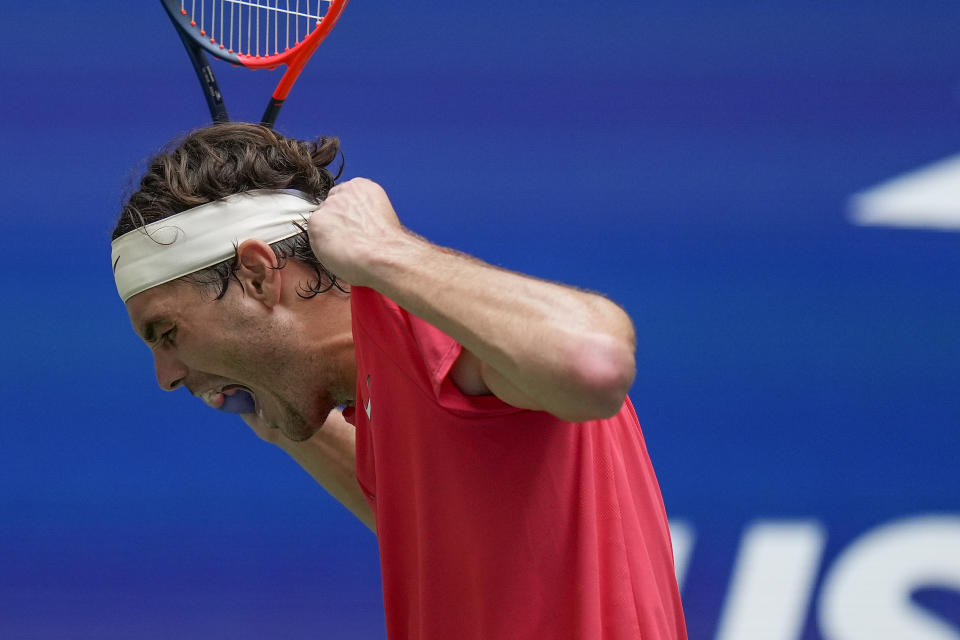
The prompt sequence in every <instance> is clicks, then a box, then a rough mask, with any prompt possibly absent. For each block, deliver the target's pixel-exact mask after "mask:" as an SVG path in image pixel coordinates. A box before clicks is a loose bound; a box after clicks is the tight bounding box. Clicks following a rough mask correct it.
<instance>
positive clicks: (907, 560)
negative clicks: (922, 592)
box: [819, 515, 960, 640]
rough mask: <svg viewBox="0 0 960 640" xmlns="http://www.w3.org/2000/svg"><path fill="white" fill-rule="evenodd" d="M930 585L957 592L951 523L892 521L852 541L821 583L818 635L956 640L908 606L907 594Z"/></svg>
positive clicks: (958, 533)
mask: <svg viewBox="0 0 960 640" xmlns="http://www.w3.org/2000/svg"><path fill="white" fill-rule="evenodd" d="M929 586H938V587H944V588H947V589H956V590H957V591H960V517H958V516H953V515H929V516H923V517H915V518H910V519H904V520H899V521H895V522H892V523H890V524H887V525H884V526H881V527H878V528H877V529H874V530H873V531H870V532H868V533H867V534H866V535H864V536H863V537H861V538H860V539H859V540H857V541H855V542H854V544H852V545H851V546H850V547H849V548H848V549H847V550H846V551H845V552H844V553H843V554H842V555H841V556H840V557H839V558H837V560H836V562H835V563H834V564H833V566H832V567H831V569H830V572H829V573H828V574H827V576H826V578H825V579H824V582H823V588H822V590H821V592H820V600H819V604H820V606H819V609H820V629H821V632H822V633H823V636H824V638H826V639H827V640H905V639H907V638H909V640H960V631H958V630H957V629H956V628H954V627H953V626H952V625H950V624H948V623H946V622H944V621H943V620H941V619H939V618H937V617H936V616H934V615H932V614H930V613H928V612H927V611H925V610H924V609H922V608H920V607H917V606H914V605H913V604H912V603H911V601H910V594H911V592H913V591H914V590H916V589H918V588H920V587H929Z"/></svg>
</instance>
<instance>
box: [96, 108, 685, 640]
mask: <svg viewBox="0 0 960 640" xmlns="http://www.w3.org/2000/svg"><path fill="white" fill-rule="evenodd" d="M337 154H338V143H337V141H336V140H334V139H327V138H321V139H320V140H318V141H316V142H305V141H299V140H294V139H289V138H285V137H283V136H281V135H279V134H277V133H275V132H272V131H270V130H268V129H265V128H262V127H259V126H255V125H247V124H220V125H216V126H214V127H211V128H207V129H202V130H199V131H195V132H193V133H191V134H190V135H188V136H187V137H186V138H185V139H184V140H182V141H181V142H180V143H179V144H178V145H177V146H175V148H172V149H171V150H169V151H165V152H162V153H160V154H159V155H157V156H155V157H154V158H153V159H152V160H151V162H150V165H149V169H148V170H147V172H146V174H145V175H144V177H143V179H142V181H141V182H140V186H139V189H138V190H137V191H136V192H135V193H134V194H133V195H132V196H131V197H130V199H129V201H128V202H127V204H126V205H125V206H124V208H123V211H122V213H121V216H120V220H119V223H118V224H117V227H116V230H115V231H114V234H113V238H114V239H113V244H112V249H113V251H112V262H113V271H114V275H115V279H116V284H117V289H118V291H119V293H120V296H121V298H122V299H123V300H124V302H125V303H126V307H127V311H128V313H129V315H130V319H131V321H132V323H133V327H134V329H135V330H136V331H137V333H138V334H139V335H140V337H141V338H142V339H143V340H144V341H145V342H146V343H147V344H148V345H149V346H150V348H151V349H152V351H153V357H154V361H155V366H156V375H157V380H158V382H159V384H160V386H161V387H162V388H164V389H167V390H173V389H177V388H178V387H186V388H187V389H188V390H189V391H190V392H191V393H193V394H194V395H195V396H197V397H198V398H200V399H202V400H203V401H204V402H206V403H207V404H208V405H209V406H211V407H213V408H214V409H219V410H223V411H230V412H233V413H238V414H240V415H241V416H242V417H243V420H244V421H246V423H247V424H248V425H249V426H250V427H251V428H252V429H253V430H254V431H255V432H256V433H257V434H258V435H259V436H260V437H261V438H263V439H265V440H267V441H269V442H272V443H275V444H276V445H278V446H280V447H282V448H283V449H284V450H285V451H287V452H288V453H289V454H290V455H291V456H292V457H293V458H294V459H295V460H296V461H297V462H298V463H299V464H300V465H302V466H303V467H304V468H305V469H306V470H307V471H308V472H309V473H310V474H311V475H312V476H313V477H314V478H315V479H316V480H317V481H318V482H319V483H320V484H321V485H322V486H323V487H324V488H325V489H327V490H328V491H329V492H330V493H331V494H332V495H333V496H335V497H336V498H337V499H338V500H340V501H341V502H342V503H343V504H344V505H345V506H346V507H347V508H348V509H350V510H351V511H352V512H353V513H354V514H356V515H357V516H358V517H359V518H360V519H361V520H362V521H363V522H365V523H366V524H367V525H368V526H369V527H370V528H371V529H373V530H374V531H375V532H376V534H377V537H378V541H379V546H380V556H381V569H382V579H383V594H384V601H385V606H386V620H387V633H388V636H389V637H390V638H391V639H392V640H399V639H430V640H469V639H477V640H481V639H482V640H519V639H531V640H533V639H536V640H546V639H550V640H555V639H582V640H613V639H617V640H628V639H629V640H637V639H641V638H642V639H643V640H681V639H685V638H686V631H685V627H684V620H683V612H682V609H681V604H680V597H679V594H678V590H677V583H676V580H675V578H674V569H673V554H672V551H671V544H670V533H669V529H668V527H667V518H666V515H665V511H664V506H663V502H662V499H661V496H660V490H659V487H658V484H657V480H656V477H655V475H654V472H653V468H652V466H651V464H650V459H649V457H648V455H647V451H646V448H645V445H644V441H643V436H642V434H641V431H640V425H639V423H638V421H637V416H636V414H635V413H634V409H633V406H632V405H631V403H630V400H629V399H628V398H627V397H626V393H627V390H628V388H629V387H630V384H631V382H632V380H633V377H634V373H635V368H634V367H635V365H634V334H633V327H632V324H631V322H630V320H629V319H628V317H627V316H626V314H625V313H624V312H623V311H622V310H621V309H620V308H619V307H617V306H616V305H615V304H613V303H612V302H610V301H608V300H607V299H605V298H603V297H601V296H599V295H595V294H593V293H588V292H584V291H580V290H577V289H574V288H570V287H566V286H562V285H558V284H553V283H550V282H545V281H542V280H537V279H535V278H532V277H527V276H524V275H520V274H517V273H511V272H508V271H504V270H501V269H498V268H495V267H492V266H490V265H487V264H484V263H483V262H481V261H479V260H476V259H474V258H471V257H468V256H466V255H462V254H459V253H456V252H454V251H451V250H449V249H444V248H441V247H438V246H436V245H433V244H431V243H430V242H428V241H427V240H425V239H423V238H421V237H418V236H416V235H414V234H413V233H411V232H410V231H408V230H406V229H405V228H404V227H403V226H402V225H401V224H400V222H399V220H398V218H397V215H396V213H395V212H394V209H393V207H392V206H391V204H390V200H389V199H388V197H387V194H386V193H385V192H384V190H383V189H382V188H380V187H379V186H378V185H377V184H375V183H374V182H371V181H369V180H365V179H360V178H358V179H354V180H350V181H348V182H344V183H341V184H338V185H336V186H334V181H335V178H334V176H332V175H331V173H330V171H329V170H328V166H329V165H331V164H332V163H333V162H334V160H335V159H336V156H337ZM340 407H344V408H343V409H342V411H341V409H340Z"/></svg>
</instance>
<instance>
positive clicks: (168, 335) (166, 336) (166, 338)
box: [157, 327, 177, 346]
mask: <svg viewBox="0 0 960 640" xmlns="http://www.w3.org/2000/svg"><path fill="white" fill-rule="evenodd" d="M176 337H177V328H176V327H174V328H172V329H169V330H168V331H164V332H163V335H161V336H160V339H159V340H158V341H157V342H158V343H159V344H161V345H164V344H168V345H170V346H173V345H174V343H173V341H174V339H175V338H176Z"/></svg>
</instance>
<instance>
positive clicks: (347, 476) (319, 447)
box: [276, 411, 377, 533]
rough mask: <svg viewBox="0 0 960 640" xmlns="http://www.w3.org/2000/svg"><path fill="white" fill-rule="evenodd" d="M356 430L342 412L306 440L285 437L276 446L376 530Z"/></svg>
mask: <svg viewBox="0 0 960 640" xmlns="http://www.w3.org/2000/svg"><path fill="white" fill-rule="evenodd" d="M355 442H356V431H355V429H354V427H353V426H352V425H350V424H349V423H347V421H346V420H344V419H343V416H342V415H341V414H340V412H339V411H334V412H332V413H331V414H330V417H329V418H327V421H326V423H325V424H324V425H323V428H322V429H320V430H319V431H317V432H316V433H315V434H314V435H313V437H311V438H310V439H309V440H306V441H304V442H293V441H291V440H288V439H287V438H284V437H282V436H281V437H279V438H278V439H277V440H276V445H277V446H279V447H280V448H281V449H283V450H284V451H286V452H287V454H289V455H290V457H291V458H293V459H294V460H296V461H297V463H298V464H299V465H300V466H301V467H303V468H304V470H305V471H306V472H307V473H309V474H310V476H311V477H313V479H314V480H316V481H317V482H318V483H319V484H320V485H321V486H322V487H323V488H324V489H326V490H327V492H328V493H329V494H330V495H331V496H333V497H334V498H336V499H337V500H338V501H339V502H340V503H341V504H342V505H343V506H345V507H346V508H347V509H349V510H350V511H351V512H352V513H353V515H355V516H357V517H358V518H359V519H360V520H361V521H362V522H363V523H364V524H365V525H367V527H368V528H369V529H370V530H371V531H373V532H374V533H376V530H377V527H376V521H375V520H374V517H373V511H372V510H371V509H370V504H369V503H368V502H367V499H366V498H365V497H364V495H363V491H361V489H360V485H359V484H358V483H357V473H356V445H355Z"/></svg>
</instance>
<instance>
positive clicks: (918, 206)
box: [850, 155, 960, 231]
mask: <svg viewBox="0 0 960 640" xmlns="http://www.w3.org/2000/svg"><path fill="white" fill-rule="evenodd" d="M850 218H851V220H852V222H853V223H854V224H859V225H868V226H886V227H903V228H916V229H939V230H944V231H960V155H955V156H951V157H949V158H945V159H944V160H941V161H939V162H935V163H934V164H932V165H929V166H926V167H922V168H920V169H917V170H916V171H911V172H909V173H905V174H904V175H902V176H898V177H896V178H893V179H892V180H888V181H887V182H883V183H881V184H879V185H877V186H875V187H873V188H871V189H868V190H866V191H863V192H861V193H858V194H855V195H854V196H853V197H852V198H851V199H850Z"/></svg>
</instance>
